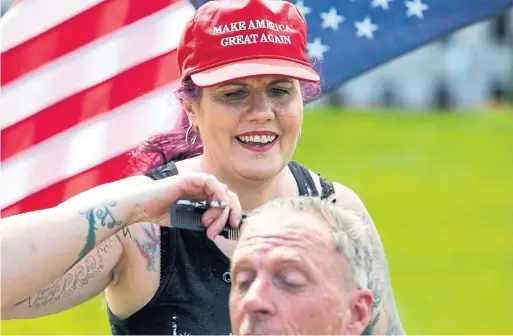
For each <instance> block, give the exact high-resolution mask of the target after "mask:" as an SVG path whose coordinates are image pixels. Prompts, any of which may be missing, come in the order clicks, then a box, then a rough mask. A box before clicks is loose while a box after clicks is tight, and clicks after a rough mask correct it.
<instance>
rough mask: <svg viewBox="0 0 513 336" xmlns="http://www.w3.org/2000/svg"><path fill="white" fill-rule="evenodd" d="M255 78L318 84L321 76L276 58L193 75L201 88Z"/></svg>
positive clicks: (230, 65) (193, 78)
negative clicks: (296, 80)
mask: <svg viewBox="0 0 513 336" xmlns="http://www.w3.org/2000/svg"><path fill="white" fill-rule="evenodd" d="M255 76H283V77H290V78H295V79H298V80H304V81H307V82H318V81H319V80H320V77H319V75H318V74H317V73H316V72H315V71H314V70H313V69H312V68H311V67H309V66H307V65H303V64H300V63H296V62H293V61H287V60H282V59H275V58H272V59H271V58H258V59H250V60H243V61H238V62H233V63H229V64H224V65H221V66H217V67H214V68H211V69H208V70H204V71H201V72H199V73H196V74H193V75H191V79H192V81H193V82H194V83H195V84H196V85H198V86H199V87H208V86H213V85H219V84H222V83H226V82H229V81H233V80H236V79H243V78H248V77H255Z"/></svg>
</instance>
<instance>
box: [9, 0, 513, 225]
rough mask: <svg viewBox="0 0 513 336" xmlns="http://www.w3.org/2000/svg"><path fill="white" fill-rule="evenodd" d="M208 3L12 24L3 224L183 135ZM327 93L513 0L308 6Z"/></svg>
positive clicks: (83, 6) (312, 48) (73, 6)
mask: <svg viewBox="0 0 513 336" xmlns="http://www.w3.org/2000/svg"><path fill="white" fill-rule="evenodd" d="M204 2H205V1H201V0H190V1H186V0H151V1H150V0H23V1H19V2H17V3H16V5H15V6H13V7H12V8H11V9H10V10H9V11H8V12H7V13H6V15H5V16H4V17H3V18H2V42H1V53H2V54H1V62H2V70H1V71H2V72H1V81H0V85H1V87H2V97H1V98H2V101H1V108H2V118H1V164H2V167H1V168H2V170H1V178H2V193H1V194H2V199H1V209H2V216H8V215H12V214H16V213H21V212H27V211H32V210H37V209H42V208H46V207H51V206H55V205H57V204H59V203H60V202H62V201H64V200H66V199H68V198H69V197H71V196H73V195H75V194H77V193H79V192H82V191H84V190H87V189H89V188H91V187H94V186H96V185H99V184H102V183H107V182H110V181H114V180H117V179H119V178H120V177H121V173H122V172H123V171H124V169H125V168H126V166H127V163H128V160H129V155H128V154H127V153H128V151H129V150H130V149H132V148H134V147H135V146H136V145H137V144H138V143H140V142H142V141H143V140H145V139H147V138H148V137H150V136H152V135H155V134H157V133H160V132H163V131H166V130H169V129H170V128H172V127H173V125H174V123H175V120H176V116H177V111H178V105H177V102H176V101H175V100H174V98H173V95H172V91H173V88H174V87H176V85H177V79H178V69H177V66H176V60H175V55H176V47H177V45H178V41H179V38H180V35H181V33H182V30H183V28H184V26H185V24H186V22H187V20H188V19H189V18H190V17H191V16H192V15H193V14H194V11H195V8H197V6H199V5H201V4H202V3H204ZM291 2H292V3H294V4H296V6H297V7H298V9H299V10H300V11H301V12H302V14H303V15H304V17H305V18H306V20H307V22H308V29H309V31H308V53H309V56H310V57H312V58H315V59H317V60H318V61H321V62H320V63H319V64H320V68H319V71H320V72H321V74H322V76H323V78H324V83H323V87H324V89H325V92H327V91H329V90H330V89H332V88H335V87H337V86H339V85H340V84H341V83H343V82H345V81H347V80H349V79H351V78H354V77H355V76H357V75H358V74H360V73H362V72H364V71H367V70H370V69H372V68H373V67H375V66H377V65H379V64H382V63H384V62H386V61H388V60H391V59H393V58H395V57H398V56H400V55H403V54H405V53H407V52H408V51H410V50H412V49H414V48H416V47H418V46H420V45H423V44H425V43H427V42H429V41H431V40H433V39H436V38H438V37H439V36H442V35H445V34H447V33H449V32H451V31H454V30H456V29H458V28H461V27H464V26H466V25H469V24H471V23H474V22H476V21H479V20H482V19H485V18H488V17H490V16H492V15H495V14H498V13H500V12H501V11H503V10H505V9H506V8H508V7H511V6H512V5H513V0H493V1H491V0H406V1H404V0H302V1H301V0H300V1H291Z"/></svg>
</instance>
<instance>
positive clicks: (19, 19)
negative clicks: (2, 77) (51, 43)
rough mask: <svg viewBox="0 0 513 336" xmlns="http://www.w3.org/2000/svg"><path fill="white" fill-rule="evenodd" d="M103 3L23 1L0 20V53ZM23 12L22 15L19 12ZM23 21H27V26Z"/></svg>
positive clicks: (86, 1)
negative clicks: (0, 45)
mask: <svg viewBox="0 0 513 336" xmlns="http://www.w3.org/2000/svg"><path fill="white" fill-rule="evenodd" d="M103 1H105V0H25V1H21V3H20V4H18V5H16V6H15V7H13V8H11V9H9V11H8V12H7V13H6V15H5V16H4V17H3V18H2V20H1V26H0V27H1V29H2V42H1V44H2V52H4V51H6V50H8V49H11V48H13V47H15V46H17V45H19V44H21V43H23V42H25V41H27V40H29V39H31V38H33V37H35V36H37V35H39V34H41V33H43V32H45V31H47V30H49V29H51V28H53V27H55V26H57V25H58V24H60V23H62V22H64V21H66V20H68V19H70V18H71V17H73V16H75V15H77V14H79V13H81V12H83V11H85V10H87V9H89V8H91V7H93V6H95V5H97V4H99V3H101V2H103ZM21 11H23V15H20V12H21ZM27 20H30V22H28V21H27Z"/></svg>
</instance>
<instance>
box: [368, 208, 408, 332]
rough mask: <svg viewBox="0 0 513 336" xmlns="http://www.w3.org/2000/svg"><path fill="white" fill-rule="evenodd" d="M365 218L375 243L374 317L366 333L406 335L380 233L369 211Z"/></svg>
mask: <svg viewBox="0 0 513 336" xmlns="http://www.w3.org/2000/svg"><path fill="white" fill-rule="evenodd" d="M363 219H364V220H365V222H366V223H367V224H368V225H369V227H370V228H371V232H370V234H371V240H372V242H373V243H372V245H373V247H374V248H373V252H372V266H371V269H370V270H369V273H368V274H369V289H370V290H371V292H372V296H373V300H374V302H373V304H372V317H371V320H370V322H369V325H368V326H367V327H366V328H365V330H364V333H363V334H364V335H372V334H383V333H385V334H386V335H404V334H405V332H404V330H403V329H402V326H401V323H400V320H399V316H398V313H397V310H396V308H395V303H394V297H393V295H392V286H391V282H390V276H389V274H388V265H387V261H386V256H385V254H384V253H385V252H384V249H383V247H382V244H381V242H380V238H379V234H378V232H377V230H376V228H375V225H374V223H373V221H372V219H371V218H370V216H369V214H368V213H365V214H364V215H363Z"/></svg>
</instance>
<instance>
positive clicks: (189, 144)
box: [185, 123, 198, 146]
mask: <svg viewBox="0 0 513 336" xmlns="http://www.w3.org/2000/svg"><path fill="white" fill-rule="evenodd" d="M191 129H192V123H191V124H189V128H187V131H186V132H185V143H186V144H187V146H192V145H194V143H195V142H196V139H197V138H198V132H197V131H196V130H194V137H193V138H192V140H191V142H190V143H189V133H190V132H191Z"/></svg>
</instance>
